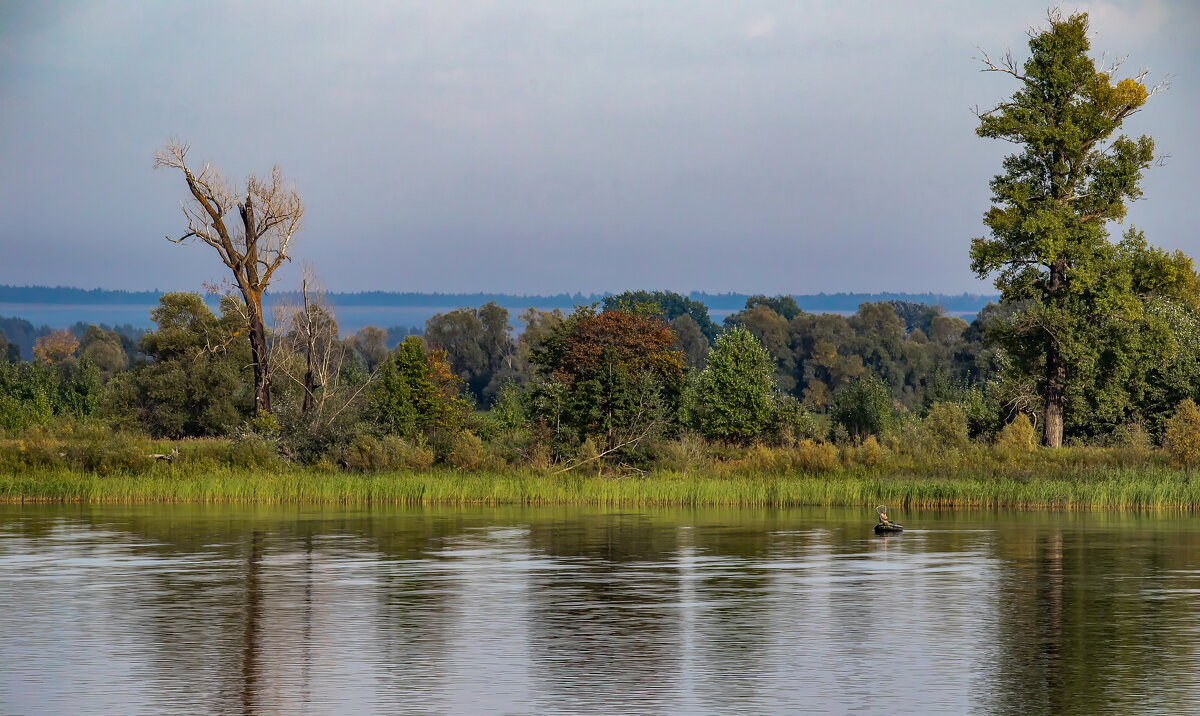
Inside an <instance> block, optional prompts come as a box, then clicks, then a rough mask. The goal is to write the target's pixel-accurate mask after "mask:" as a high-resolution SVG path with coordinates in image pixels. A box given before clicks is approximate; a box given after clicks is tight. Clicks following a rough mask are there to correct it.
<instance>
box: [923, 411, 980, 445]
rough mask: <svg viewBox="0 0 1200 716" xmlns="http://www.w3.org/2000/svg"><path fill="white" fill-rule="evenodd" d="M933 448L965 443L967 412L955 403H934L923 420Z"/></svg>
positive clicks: (966, 439) (967, 439)
mask: <svg viewBox="0 0 1200 716" xmlns="http://www.w3.org/2000/svg"><path fill="white" fill-rule="evenodd" d="M923 423H924V426H925V431H926V432H927V433H929V438H930V440H932V441H933V445H932V447H933V448H934V449H935V450H943V449H955V448H962V447H965V446H966V445H967V443H968V442H969V438H968V437H967V413H966V411H965V410H963V409H962V406H960V405H958V404H957V403H934V404H933V407H931V408H930V409H929V414H928V415H926V416H925V420H924V421H923Z"/></svg>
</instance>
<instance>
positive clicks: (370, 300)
mask: <svg viewBox="0 0 1200 716" xmlns="http://www.w3.org/2000/svg"><path fill="white" fill-rule="evenodd" d="M162 295H163V292H162V291H121V290H109V289H101V288H93V289H82V288H72V287H69V286H7V285H0V303H41V304H80V305H88V304H90V305H149V304H154V303H157V302H158V299H159V298H160V297H161V296H162ZM611 295H613V294H611V293H592V294H584V293H556V294H551V295H545V296H543V295H533V294H530V295H518V294H506V293H411V292H410V293H399V292H394V291H362V292H358V293H330V294H329V301H330V303H332V304H334V305H335V306H430V307H446V306H481V305H483V304H485V303H487V302H489V301H492V302H494V303H496V304H497V305H499V306H503V307H505V308H528V307H529V306H535V305H536V306H541V307H545V308H571V307H573V306H577V305H580V304H588V303H600V302H602V301H604V299H605V298H608V297H609V296H611ZM750 295H751V294H747V293H704V292H702V291H693V292H691V293H690V294H687V297H688V298H690V299H692V300H693V301H699V302H700V303H703V304H704V305H706V306H708V307H709V308H710V309H713V310H717V311H722V310H732V311H740V310H741V309H742V308H744V307H745V305H746V299H747V298H750ZM792 297H793V298H795V299H796V304H797V305H798V306H800V308H801V309H802V310H804V311H812V312H825V311H849V312H853V311H856V310H858V307H859V305H860V304H863V303H876V302H879V301H910V302H913V303H924V304H926V305H929V306H941V307H942V308H943V309H944V310H946V311H947V312H950V313H965V312H970V313H977V312H978V311H980V310H982V309H983V307H984V306H986V305H987V304H988V303H989V302H992V301H996V300H997V299H998V297H997V296H987V295H978V294H972V293H962V294H957V295H950V294H944V293H814V294H793V296H792ZM267 299H268V301H269V302H270V301H287V302H294V301H295V299H296V295H295V293H294V292H292V291H272V292H270V293H269V294H267Z"/></svg>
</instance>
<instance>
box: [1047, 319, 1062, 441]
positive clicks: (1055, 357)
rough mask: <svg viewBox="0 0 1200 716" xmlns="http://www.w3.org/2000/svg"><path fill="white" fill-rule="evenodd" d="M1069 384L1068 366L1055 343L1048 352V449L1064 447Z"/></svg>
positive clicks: (1052, 343)
mask: <svg viewBox="0 0 1200 716" xmlns="http://www.w3.org/2000/svg"><path fill="white" fill-rule="evenodd" d="M1066 382H1067V365H1066V363H1065V362H1064V361H1063V358H1062V355H1060V354H1059V352H1058V348H1057V346H1055V345H1054V341H1053V340H1051V341H1050V345H1049V347H1048V348H1047V350H1046V432H1045V439H1044V442H1045V444H1046V447H1052V448H1056V447H1062V441H1063V403H1064V402H1065V400H1064V396H1063V394H1064V388H1065V387H1066Z"/></svg>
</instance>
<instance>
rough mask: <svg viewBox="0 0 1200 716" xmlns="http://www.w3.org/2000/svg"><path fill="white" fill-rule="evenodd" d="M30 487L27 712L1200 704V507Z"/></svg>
mask: <svg viewBox="0 0 1200 716" xmlns="http://www.w3.org/2000/svg"><path fill="white" fill-rule="evenodd" d="M872 517H873V515H871V513H870V512H869V511H865V512H864V511H854V512H851V511H847V510H822V509H796V510H773V511H769V510H637V511H605V510H599V509H585V508H539V509H516V508H512V509H505V508H498V509H482V508H481V509H439V508H424V509H422V508H387V509H376V510H356V511H346V510H340V509H329V508H312V507H305V508H297V507H290V508H278V507H276V508H262V507H239V508H202V507H194V506H190V507H163V506H155V507H145V508H129V507H115V508H110V507H103V508H102V507H80V506H68V507H62V506H48V507H47V506H38V507H19V506H0V712H3V713H6V714H9V713H11V714H34V713H77V714H90V713H112V714H133V713H148V714H149V713H153V714H162V713H181V714H195V713H230V714H233V713H237V714H242V713H247V714H249V713H254V714H257V713H328V714H334V713H339V714H341V713H554V712H559V713H561V712H572V713H698V714H699V713H706V714H708V713H722V712H730V711H734V710H739V711H742V712H751V713H768V712H775V713H779V712H806V711H807V712H817V713H849V712H854V713H997V714H1042V713H1045V714H1049V713H1054V714H1059V713H1087V714H1095V713H1119V714H1128V713H1171V714H1181V713H1197V712H1198V711H1200V599H1198V598H1200V534H1198V533H1197V532H1196V530H1195V527H1196V523H1197V521H1198V520H1200V517H1189V516H1177V517H1170V516H1168V517H1144V516H1143V517H1139V516H1134V515H1104V514H1086V515H1073V514H1052V513H1032V514H1031V513H972V512H942V513H933V512H920V513H912V512H910V513H901V512H900V511H898V510H894V511H893V513H892V517H893V518H895V519H897V520H899V521H902V522H904V523H906V524H907V525H908V526H909V527H910V531H908V532H906V533H904V534H903V535H899V536H892V537H887V538H884V537H875V536H874V535H872V534H871V533H870V522H871V519H872Z"/></svg>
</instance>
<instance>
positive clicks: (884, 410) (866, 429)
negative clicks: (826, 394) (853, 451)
mask: <svg viewBox="0 0 1200 716" xmlns="http://www.w3.org/2000/svg"><path fill="white" fill-rule="evenodd" d="M830 415H831V416H832V418H833V421H834V423H835V424H836V425H840V426H841V427H843V428H844V429H845V431H846V432H847V433H848V434H849V435H850V436H852V437H853V438H854V439H855V440H857V441H859V442H861V441H863V440H865V439H866V438H867V436H868V435H879V434H880V433H882V432H883V431H885V430H887V429H888V427H889V426H890V425H891V424H892V423H893V422H894V420H895V415H894V411H893V409H892V393H891V391H890V390H888V387H887V385H886V384H884V382H883V381H881V380H880V379H879V378H877V377H875V376H874V375H868V376H867V377H865V378H859V379H857V380H854V381H851V382H850V383H847V384H846V385H844V386H842V387H841V388H839V389H838V391H837V394H836V395H834V399H833V409H832V410H831V411H830Z"/></svg>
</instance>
